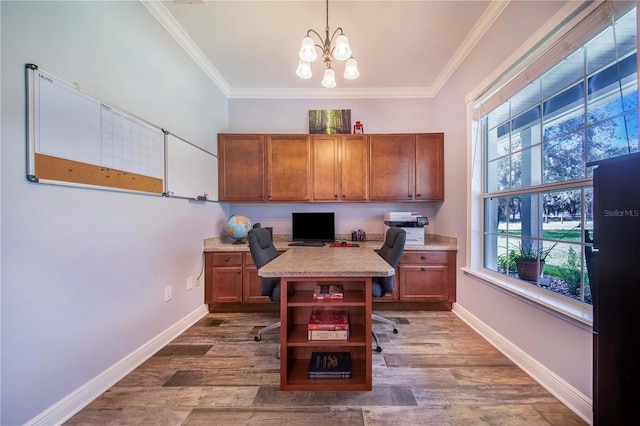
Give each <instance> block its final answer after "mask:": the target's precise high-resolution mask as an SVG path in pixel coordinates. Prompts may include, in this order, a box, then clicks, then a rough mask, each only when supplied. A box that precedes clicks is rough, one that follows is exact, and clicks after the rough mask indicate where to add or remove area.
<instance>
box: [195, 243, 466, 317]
mask: <svg viewBox="0 0 640 426" xmlns="http://www.w3.org/2000/svg"><path fill="white" fill-rule="evenodd" d="M367 235H368V237H369V238H370V239H369V241H364V242H360V248H363V249H368V250H369V251H371V250H378V249H379V248H380V247H381V246H382V237H383V235H382V234H374V233H368V234H367ZM336 237H337V238H338V240H344V239H346V238H351V235H345V234H341V235H337V236H336ZM273 240H274V241H273V243H274V245H275V246H276V248H277V249H278V250H279V251H281V252H284V251H288V250H290V249H292V248H293V247H290V246H289V243H290V242H291V235H287V234H274V235H273ZM232 242H233V240H232V239H231V237H227V236H224V237H212V238H207V239H205V240H204V256H205V270H204V276H205V291H204V296H205V299H204V302H205V303H206V304H208V305H209V311H211V312H244V311H275V310H277V309H279V308H278V305H277V304H275V303H273V302H271V301H270V300H269V298H268V297H266V296H262V295H261V293H260V279H259V278H260V277H259V276H258V272H257V269H256V267H255V265H254V264H253V260H252V259H251V253H249V246H248V245H247V244H232ZM324 248H326V249H329V248H328V247H324ZM310 249H311V250H318V247H311V248H310ZM333 250H337V251H335V253H336V254H340V253H343V252H344V250H353V248H342V247H339V248H333ZM457 250H458V242H457V240H456V238H454V237H448V236H445V235H437V234H427V235H425V243H424V245H419V246H414V245H406V246H405V247H404V253H403V254H402V257H401V258H400V264H399V265H398V267H397V268H396V272H395V273H396V277H395V288H394V291H393V292H391V293H388V294H386V295H385V296H384V297H380V298H375V299H374V300H373V306H374V309H376V308H377V309H399V310H403V309H404V310H450V309H451V307H452V304H453V302H455V301H456V255H457ZM338 257H340V256H338ZM339 260H340V259H339ZM349 269H353V268H352V265H347V270H349ZM311 272H312V271H311Z"/></svg>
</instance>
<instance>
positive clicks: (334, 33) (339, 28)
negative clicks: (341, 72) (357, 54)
mask: <svg viewBox="0 0 640 426" xmlns="http://www.w3.org/2000/svg"><path fill="white" fill-rule="evenodd" d="M338 31H340V34H338ZM336 35H344V32H343V31H342V27H338V28H336V30H335V31H334V32H333V34H331V38H330V39H329V45H331V44H333V39H334V38H336ZM332 50H333V49H332Z"/></svg>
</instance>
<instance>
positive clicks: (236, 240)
mask: <svg viewBox="0 0 640 426" xmlns="http://www.w3.org/2000/svg"><path fill="white" fill-rule="evenodd" d="M234 240H235V241H234V242H232V243H231V244H244V241H242V238H234Z"/></svg>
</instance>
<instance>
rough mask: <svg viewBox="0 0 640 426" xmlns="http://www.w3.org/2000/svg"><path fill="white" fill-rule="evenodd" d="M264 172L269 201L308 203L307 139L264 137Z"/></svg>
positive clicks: (309, 167) (293, 136) (309, 188)
mask: <svg viewBox="0 0 640 426" xmlns="http://www.w3.org/2000/svg"><path fill="white" fill-rule="evenodd" d="M267 170H268V177H267V199H268V200H269V201H309V200H311V144H310V141H309V136H307V135H280V136H275V135H273V136H272V135H270V136H267Z"/></svg>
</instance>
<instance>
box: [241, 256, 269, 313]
mask: <svg viewBox="0 0 640 426" xmlns="http://www.w3.org/2000/svg"><path fill="white" fill-rule="evenodd" d="M242 286H243V300H244V302H245V303H271V300H270V299H269V297H268V296H263V295H262V294H261V292H260V276H259V275H258V269H257V268H256V266H255V265H254V263H253V259H252V258H251V253H245V254H244V270H243V271H242Z"/></svg>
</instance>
